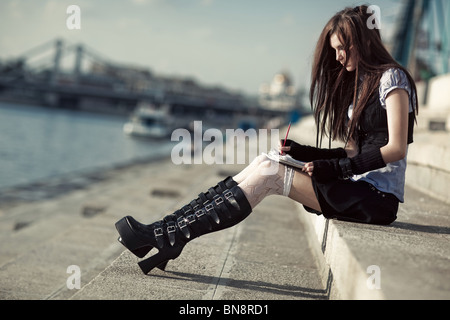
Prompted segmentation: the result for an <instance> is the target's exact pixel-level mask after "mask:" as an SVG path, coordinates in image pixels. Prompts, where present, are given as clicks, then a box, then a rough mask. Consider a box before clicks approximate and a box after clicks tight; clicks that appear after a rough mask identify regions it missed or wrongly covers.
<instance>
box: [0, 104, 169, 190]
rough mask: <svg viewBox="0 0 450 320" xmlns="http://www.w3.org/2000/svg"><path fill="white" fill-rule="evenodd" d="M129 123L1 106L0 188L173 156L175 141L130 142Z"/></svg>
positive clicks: (52, 110)
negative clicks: (124, 131)
mask: <svg viewBox="0 0 450 320" xmlns="http://www.w3.org/2000/svg"><path fill="white" fill-rule="evenodd" d="M125 121H126V119H123V118H118V117H112V116H105V115H96V114H90V113H85V112H77V111H71V110H58V109H46V108H41V107H35V106H25V105H16V104H9V103H4V102H0V189H1V188H4V187H11V186H16V185H23V184H28V183H32V182H35V181H39V180H45V179H48V178H54V177H57V176H61V175H64V174H73V173H74V172H88V171H92V170H96V169H105V168H108V167H112V166H115V165H123V164H127V163H131V162H133V161H136V160H143V159H146V160H152V159H156V158H160V157H162V156H168V155H170V151H171V148H172V146H173V142H171V141H170V137H169V138H168V139H167V140H164V141H151V140H137V139H133V138H130V137H128V136H126V135H124V133H123V131H122V127H123V124H124V123H125Z"/></svg>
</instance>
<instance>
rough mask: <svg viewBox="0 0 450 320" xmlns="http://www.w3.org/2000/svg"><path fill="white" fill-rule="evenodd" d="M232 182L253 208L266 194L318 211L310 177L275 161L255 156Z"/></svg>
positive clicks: (318, 207)
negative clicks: (282, 197) (275, 195)
mask: <svg viewBox="0 0 450 320" xmlns="http://www.w3.org/2000/svg"><path fill="white" fill-rule="evenodd" d="M233 179H234V180H235V181H236V182H237V183H238V186H239V187H240V188H241V189H242V191H243V192H244V194H245V196H246V197H247V200H248V201H249V203H250V205H251V207H252V208H254V207H255V206H256V205H258V203H260V202H261V201H262V200H263V199H264V198H265V197H267V196H269V195H274V194H278V195H285V196H289V198H291V199H293V200H295V201H297V202H300V203H302V204H303V205H306V206H308V207H310V208H313V209H315V210H318V211H320V205H319V202H318V201H317V197H316V194H315V192H314V189H313V187H312V181H311V177H310V176H309V175H307V174H305V173H303V172H300V171H296V170H293V169H292V168H289V167H286V166H285V165H283V164H280V163H277V162H274V161H272V160H270V159H269V158H267V157H266V156H264V155H261V156H258V157H257V158H256V159H255V160H254V161H253V162H252V163H251V164H250V165H249V166H248V167H247V168H245V169H244V170H243V171H241V172H240V173H239V174H238V175H237V176H235V177H233Z"/></svg>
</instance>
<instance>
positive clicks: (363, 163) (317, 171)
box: [313, 147, 386, 182]
mask: <svg viewBox="0 0 450 320" xmlns="http://www.w3.org/2000/svg"><path fill="white" fill-rule="evenodd" d="M313 165H314V170H313V177H315V178H316V180H317V181H319V182H326V181H329V180H331V179H336V178H337V179H349V178H350V177H352V176H353V175H354V174H362V173H365V172H367V171H372V170H376V169H380V168H383V167H385V166H386V163H385V162H384V160H383V157H382V156H381V151H380V148H377V147H374V148H372V149H369V150H368V151H365V152H364V153H360V154H358V155H357V156H355V157H353V158H341V159H337V158H336V159H329V160H315V161H313Z"/></svg>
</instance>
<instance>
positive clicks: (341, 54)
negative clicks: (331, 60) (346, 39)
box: [330, 33, 357, 72]
mask: <svg viewBox="0 0 450 320" xmlns="http://www.w3.org/2000/svg"><path fill="white" fill-rule="evenodd" d="M330 45H331V47H332V48H333V49H334V50H336V61H339V62H340V63H341V64H342V65H343V66H344V67H345V69H347V71H348V72H351V71H354V70H355V69H356V65H357V62H356V61H355V60H356V59H355V58H354V56H355V55H354V54H353V50H352V47H350V55H349V59H348V61H347V52H345V50H344V45H343V44H342V43H341V41H340V40H339V37H338V35H337V34H336V33H333V34H332V35H331V37H330Z"/></svg>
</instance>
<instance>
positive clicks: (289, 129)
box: [283, 122, 291, 147]
mask: <svg viewBox="0 0 450 320" xmlns="http://www.w3.org/2000/svg"><path fill="white" fill-rule="evenodd" d="M290 129H291V123H290V122H289V127H288V129H287V132H286V137H285V138H284V142H283V147H284V145H285V144H286V140H287V137H288V134H289V130H290Z"/></svg>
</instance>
